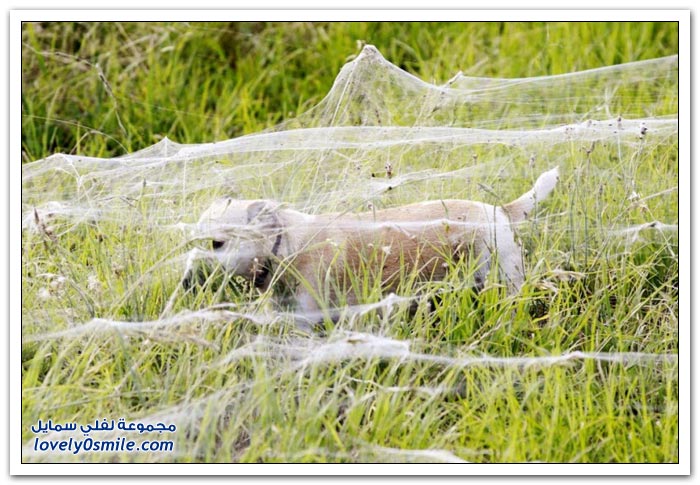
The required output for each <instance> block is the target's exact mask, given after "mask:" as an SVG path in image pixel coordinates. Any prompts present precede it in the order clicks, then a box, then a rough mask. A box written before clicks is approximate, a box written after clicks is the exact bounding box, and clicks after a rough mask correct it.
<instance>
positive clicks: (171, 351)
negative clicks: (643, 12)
mask: <svg viewBox="0 0 700 485" xmlns="http://www.w3.org/2000/svg"><path fill="white" fill-rule="evenodd" d="M22 41H23V45H22V56H23V58H22V148H23V159H22V162H29V161H34V160H37V159H40V158H42V157H46V156H48V155H51V154H53V153H56V152H67V153H77V154H85V155H89V156H94V157H112V156H117V155H122V154H125V153H128V152H132V151H135V150H139V149H142V148H145V147H147V146H150V145H152V144H153V143H155V142H157V141H159V140H161V139H162V138H163V137H168V138H170V139H172V140H174V141H177V142H180V143H202V142H212V141H216V140H224V139H230V138H233V137H236V136H239V135H243V134H248V133H253V132H256V131H259V130H261V129H264V128H268V127H270V126H273V125H275V124H276V123H279V122H281V121H283V120H286V119H289V118H291V117H294V116H296V115H298V114H300V113H302V112H304V111H306V110H307V109H309V108H310V107H312V106H313V105H315V104H316V103H318V102H319V101H320V100H321V99H322V98H323V96H324V95H325V94H326V93H327V92H328V91H329V89H330V87H331V85H332V83H333V80H334V78H335V76H336V74H337V73H338V71H339V69H340V68H341V66H342V65H343V64H344V63H345V62H347V61H348V60H350V59H351V58H352V56H354V55H356V54H357V53H359V51H360V49H361V46H362V44H363V43H370V44H373V45H375V46H377V48H378V49H379V51H380V52H381V53H382V54H383V55H384V56H385V57H386V58H387V59H388V60H389V61H391V62H392V63H394V64H396V65H398V66H400V67H402V68H403V69H405V70H407V71H408V72H410V73H413V74H415V75H416V76H418V77H419V78H421V79H424V80H427V81H431V82H436V83H444V82H446V81H447V80H448V79H450V78H451V77H452V76H454V75H455V74H456V73H457V72H458V71H460V70H461V71H463V72H464V73H465V74H466V75H470V76H497V77H528V76H544V75H551V74H560V73H567V72H572V71H577V70H585V69H591V68H596V67H601V66H608V65H612V64H617V63H622V62H630V61H636V60H642V59H652V58H657V57H661V56H667V55H672V54H677V52H678V31H677V25H676V24H674V23H652V22H644V23H639V22H627V23H625V22H615V23H573V22H572V23H415V22H411V23H398V22H397V23H376V22H375V23H41V24H32V23H28V24H25V25H24V26H23V29H22ZM674 94H675V93H674ZM640 96H641V95H640ZM672 100H673V96H672V95H671V94H669V103H671V101H672ZM629 101H630V103H631V104H634V102H635V100H634V99H631V100H629ZM580 148H581V147H578V146H574V145H573V144H572V146H571V147H570V153H569V154H568V155H570V156H568V157H567V163H568V164H569V166H567V167H566V168H567V169H570V170H568V171H567V173H566V174H565V175H564V176H563V180H562V181H561V183H560V186H561V187H562V188H563V190H557V191H556V193H555V194H553V196H552V197H551V198H550V199H549V200H548V211H550V212H551V213H552V214H569V215H568V216H566V218H568V219H569V221H570V225H568V223H567V222H566V221H564V222H563V223H562V224H560V225H559V226H557V227H554V226H552V227H553V229H552V233H551V234H550V233H549V232H546V231H544V230H543V231H540V232H538V231H534V234H533V235H531V236H530V244H529V246H530V248H531V249H532V250H531V252H530V254H529V255H528V259H529V261H528V264H529V265H530V266H533V265H538V268H537V269H538V271H540V272H546V271H548V270H549V269H551V271H552V273H551V274H552V275H555V274H556V271H559V270H560V269H562V268H568V269H573V270H575V271H580V272H581V274H583V275H584V276H585V277H584V278H582V279H580V280H574V281H569V282H565V281H562V282H561V283H559V284H558V285H557V287H556V288H554V289H553V290H551V291H548V290H542V289H538V288H535V287H534V285H528V286H526V288H525V289H524V290H523V292H522V294H521V295H519V297H518V301H517V302H516V305H515V307H516V309H515V312H516V313H515V315H514V314H513V313H512V311H511V308H509V307H508V306H506V305H500V301H501V295H500V294H499V292H498V290H497V289H494V290H490V291H484V292H482V293H480V294H478V295H474V294H472V293H470V292H469V291H462V292H455V293H454V294H448V295H446V297H445V300H444V304H443V305H442V306H440V307H439V308H438V309H437V310H436V312H435V313H434V314H430V315H428V314H427V313H425V312H419V314H418V315H417V317H416V318H415V319H414V320H412V321H410V323H406V322H405V321H402V320H401V315H399V316H398V317H397V318H392V319H391V320H390V321H389V322H388V323H386V326H385V327H383V328H382V329H381V331H382V332H383V335H387V336H390V337H391V338H395V339H399V340H410V341H411V342H413V343H416V345H420V346H421V347H420V348H419V351H422V352H425V353H427V354H434V355H444V354H448V355H464V354H460V352H461V351H463V350H464V346H465V342H470V343H471V347H469V349H471V350H466V352H467V353H468V354H469V355H478V354H479V353H480V352H483V353H485V354H489V355H495V356H499V357H504V358H510V357H516V358H520V357H523V356H525V357H527V356H547V355H559V354H561V353H564V352H572V351H583V352H643V353H646V354H651V355H661V354H673V353H676V352H677V344H678V322H677V319H678V258H677V246H678V244H677V240H676V239H677V238H674V237H675V234H673V235H671V236H669V237H668V238H667V239H664V238H663V237H661V238H659V239H660V240H659V239H657V240H654V241H652V242H650V243H648V244H647V243H645V242H640V247H638V248H635V251H631V252H622V253H621V252H619V251H618V248H617V246H614V244H613V243H611V242H610V241H611V240H610V239H609V238H608V237H607V230H608V228H609V227H612V226H613V224H618V225H622V226H632V225H635V224H640V223H642V222H645V221H647V220H649V218H650V217H655V218H658V219H659V220H661V221H663V222H666V223H668V224H674V223H676V222H677V203H676V202H675V194H672V195H667V196H659V197H654V198H652V199H650V200H648V201H647V203H648V205H649V207H648V208H646V211H642V210H641V209H640V207H641V206H639V205H636V206H635V204H634V203H633V202H630V201H629V200H628V197H627V196H628V193H626V192H625V191H626V190H628V189H629V187H628V186H626V185H624V184H625V183H628V182H629V183H630V184H631V183H636V184H637V185H635V186H634V187H635V190H637V191H639V193H640V194H642V195H651V194H654V195H658V194H664V193H666V192H669V191H668V190H667V189H669V187H673V185H674V184H677V177H678V175H677V173H678V172H677V163H678V159H677V145H676V146H674V145H673V143H672V142H669V143H663V144H659V145H656V146H654V147H653V148H650V149H646V148H644V149H641V148H640V150H639V152H638V153H636V152H635V153H632V154H631V155H630V156H629V157H627V156H625V157H622V158H623V159H619V158H618V159H617V160H614V156H616V154H615V153H612V152H613V151H615V147H608V148H604V147H601V148H599V149H596V151H595V152H594V153H593V154H592V156H591V158H590V159H589V163H588V165H590V166H591V168H592V172H590V173H589V172H588V171H584V170H579V169H578V168H579V167H577V164H581V163H582V162H581V161H582V160H583V155H582V153H583V152H582V151H581V150H580ZM627 153H629V152H626V154H627ZM544 159H546V158H544ZM522 163H523V164H525V163H527V161H523V162H522ZM583 163H584V165H585V160H584V162H583ZM618 170H619V171H620V172H621V173H622V175H624V177H625V178H624V180H622V179H620V180H618V179H617V178H615V177H614V176H611V175H609V173H612V174H613V175H614V174H615V173H617V171H618ZM588 175H591V176H588ZM608 182H610V184H609V187H608V188H606V189H605V190H603V187H604V186H605V185H606V184H607V183H608ZM567 187H568V188H569V189H571V190H569V191H567V190H566V188H567ZM298 190H304V188H303V187H299V189H298ZM670 190H671V192H672V189H670ZM139 207H140V206H139ZM674 218H675V219H674ZM560 220H563V219H560ZM585 224H590V225H591V227H593V226H594V227H596V228H599V229H602V230H603V232H602V233H599V234H597V235H596V236H595V237H593V236H591V237H590V238H589V237H588V234H587V233H586V232H585V227H586V226H585ZM142 229H143V227H129V225H128V224H125V225H122V224H120V221H104V222H102V223H100V224H99V225H98V227H91V226H90V225H87V224H84V225H80V226H78V227H77V228H76V230H75V231H73V232H69V233H67V234H65V235H62V236H61V237H60V238H58V239H52V238H50V237H47V236H46V235H42V234H40V233H32V232H30V231H24V232H23V275H22V277H23V279H22V283H23V300H24V301H23V312H24V313H23V315H24V314H26V315H30V316H31V318H27V319H26V320H27V321H31V320H32V318H33V319H34V322H38V324H39V325H41V326H43V327H44V328H43V329H37V328H33V327H32V328H27V327H25V328H24V329H23V332H24V333H23V336H25V337H26V336H27V335H32V334H33V333H36V332H41V331H47V330H48V331H53V330H62V329H64V328H65V326H66V325H73V324H74V323H75V322H77V323H81V322H85V321H89V319H90V318H91V317H94V316H97V317H104V318H115V319H120V320H121V319H124V320H129V321H147V320H151V319H154V318H157V317H158V315H159V314H160V312H161V311H162V308H163V305H164V303H165V301H166V300H167V298H168V295H170V294H171V292H172V291H173V288H174V287H175V285H176V281H175V279H174V278H169V277H165V276H164V277H163V279H162V281H161V280H159V279H158V278H154V280H155V281H156V283H158V284H154V285H150V284H149V285H144V284H142V280H141V279H140V278H141V276H142V275H146V274H148V273H150V272H152V271H153V270H155V271H156V273H157V275H158V274H159V273H158V270H159V260H160V258H161V257H162V256H163V251H164V250H165V249H167V248H168V247H170V248H175V247H176V244H177V242H176V241H173V240H168V239H164V235H163V234H162V232H161V231H158V230H156V229H154V230H153V231H152V232H146V233H142ZM589 242H590V244H591V246H590V247H589V246H588V244H589ZM572 265H573V266H572ZM47 274H51V275H53V279H50V278H48V277H47V276H46V275H47ZM57 275H59V276H60V277H59V276H57ZM361 277H362V275H360V278H361ZM456 279H459V274H457V276H455V280H456ZM171 280H172V281H171ZM449 283H450V282H447V284H449ZM453 283H455V284H457V283H459V282H458V281H453ZM211 293H212V292H210V293H209V294H206V293H204V292H203V293H202V295H201V296H198V297H197V300H195V301H194V302H189V303H192V305H184V308H193V309H196V308H200V307H206V306H207V304H214V303H217V299H216V298H218V296H212V295H211ZM42 295H43V296H42ZM46 295H48V297H47V296H46ZM105 295H107V296H105ZM376 296H377V295H376V294H372V295H370V297H371V298H374V297H376ZM42 298H44V299H42ZM186 303H187V302H186ZM531 303H532V305H534V306H535V307H536V306H537V304H539V305H540V306H542V308H541V309H539V310H538V309H537V308H535V309H534V310H533V308H532V305H531ZM61 322H62V324H63V326H61ZM368 324H369V325H371V322H370V323H368ZM275 332H282V330H280V329H277V328H270V329H259V328H256V327H255V326H254V325H252V324H246V323H245V322H239V321H235V322H228V324H226V325H221V326H218V327H217V326H202V327H201V328H200V327H192V328H190V327H188V328H184V329H182V330H180V329H178V330H177V335H175V334H173V335H175V337H173V335H161V339H160V340H158V339H157V338H156V337H157V335H153V336H149V338H137V337H130V338H122V337H121V336H120V335H119V334H117V333H116V332H115V333H114V335H112V334H111V333H108V332H106V331H104V332H95V333H94V334H92V333H89V334H86V335H83V336H81V337H76V338H68V339H64V340H57V341H51V340H49V341H42V342H29V343H25V345H23V347H22V364H23V400H22V406H23V411H22V418H23V433H24V434H23V439H24V440H25V443H26V442H28V441H29V440H30V439H33V438H34V436H33V435H32V434H31V433H30V432H29V426H30V424H33V423H36V421H37V419H44V420H46V419H48V418H53V419H54V421H55V422H70V421H75V422H78V423H85V422H88V421H89V420H90V418H92V419H93V420H94V419H95V418H97V417H103V416H104V417H115V418H116V417H119V416H124V417H127V418H128V419H130V420H138V419H143V418H144V417H147V416H149V415H152V414H153V413H154V412H160V411H163V410H165V411H163V413H164V414H163V416H164V417H163V418H162V419H170V418H172V417H173V416H177V417H179V418H180V419H185V418H192V420H193V424H192V427H191V428H190V429H189V430H188V431H187V432H184V431H183V432H181V433H179V434H178V438H177V439H178V442H177V449H178V450H186V451H185V452H183V453H182V454H176V455H172V456H163V455H161V456H158V455H156V454H151V455H149V456H148V457H145V458H144V457H143V456H133V455H132V456H122V457H120V459H123V460H140V459H147V460H166V461H168V460H175V461H195V462H231V461H252V462H261V461H316V462H327V461H378V460H389V461H391V460H399V461H400V460H404V459H409V460H410V459H413V460H425V459H428V455H420V454H419V455H411V454H410V452H409V454H402V452H401V451H400V450H426V449H427V450H431V449H434V450H448V451H449V452H450V453H452V454H453V455H452V457H459V458H461V459H464V460H468V461H483V462H523V461H545V462H552V461H553V462H674V461H677V460H678V382H677V378H675V376H676V375H677V370H678V369H677V365H676V364H675V363H674V362H673V360H671V361H669V362H662V363H657V364H651V365H648V366H636V365H632V364H627V363H624V362H623V363H604V362H595V361H585V362H572V363H571V365H568V364H565V365H561V366H552V367H546V366H545V367H542V368H540V367H527V366H512V367H511V366H504V367H503V368H500V367H497V366H495V367H489V366H486V367H479V366H475V367H470V366H465V367H463V368H461V367H460V366H456V367H444V368H442V367H440V366H436V365H433V364H431V363H423V362H419V361H416V362H413V361H405V362H401V361H393V360H392V361H388V362H384V361H378V360H377V359H358V360H353V361H350V362H346V361H340V362H330V363H327V364H326V363H322V364H319V365H312V366H310V367H309V368H308V369H306V370H304V371H303V372H302V371H300V372H286V370H287V369H286V368H285V367H284V365H286V364H285V361H284V360H282V361H281V362H282V367H280V366H277V367H276V366H275V363H274V362H272V363H270V362H268V361H267V360H266V359H265V358H263V357H262V356H255V357H254V358H250V359H247V360H241V361H236V362H232V363H230V364H226V365H223V366H218V364H217V362H219V361H220V359H221V358H222V356H224V355H227V353H228V352H232V351H235V350H236V349H239V348H241V347H243V346H244V345H247V344H248V343H249V342H250V341H252V340H253V339H254V337H255V335H256V334H257V333H261V334H263V335H268V336H271V337H273V338H277V337H280V335H277V334H275ZM166 337H167V338H170V339H171V340H167V339H166ZM281 337H282V338H286V337H288V336H287V335H285V334H282V336H281ZM209 343H216V344H217V345H218V346H219V347H217V348H213V346H210V345H208V344H209ZM316 343H317V344H319V345H320V343H319V342H316ZM167 410H170V414H168V413H167V412H166V411H167ZM166 424H167V423H166ZM183 428H184V426H183ZM440 457H442V458H444V457H445V455H439V456H438V457H437V459H441V458H440ZM447 457H448V458H450V455H447ZM71 458H74V459H80V460H83V459H85V460H93V461H99V460H100V459H101V458H100V456H99V455H95V454H93V455H89V456H82V457H67V458H66V459H71ZM32 459H40V457H39V458H37V457H33V458H32Z"/></svg>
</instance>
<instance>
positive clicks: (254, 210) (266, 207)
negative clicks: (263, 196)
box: [246, 200, 276, 222]
mask: <svg viewBox="0 0 700 485" xmlns="http://www.w3.org/2000/svg"><path fill="white" fill-rule="evenodd" d="M275 208H276V205H275V204H273V203H272V202H270V201H268V200H258V201H255V202H253V203H251V204H250V205H249V206H248V209H247V211H246V213H247V216H248V222H251V221H252V220H253V219H256V218H259V219H261V220H266V219H267V217H266V216H271V217H272V218H274V210H275Z"/></svg>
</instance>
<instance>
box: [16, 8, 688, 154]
mask: <svg viewBox="0 0 700 485" xmlns="http://www.w3.org/2000/svg"><path fill="white" fill-rule="evenodd" d="M22 40H23V50H22V147H23V161H24V162H26V161H31V160H36V159H39V158H43V157H46V156H48V155H51V154H52V153H56V152H67V153H80V154H86V155H90V156H100V157H108V156H114V155H120V154H123V153H126V152H131V151H134V150H138V149H141V148H144V147H146V146H149V145H151V144H153V143H155V142H157V141H159V140H160V139H162V138H163V137H166V136H167V137H168V138H170V139H171V140H174V141H177V142H179V143H200V142H211V141H216V140H223V139H229V138H233V137H236V136H239V135H242V134H246V133H251V132H255V131H258V130H260V129H262V128H266V127H269V126H272V125H274V124H275V123H278V122H280V121H283V120H285V119H288V118H290V117H293V116H295V115H297V114H299V113H301V112H304V111H305V110H307V109H308V108H310V107H311V106H313V105H314V104H316V103H317V102H319V101H320V100H321V99H322V98H323V96H324V95H325V94H326V93H327V92H328V90H329V89H330V87H331V85H332V83H333V79H334V78H335V76H336V75H337V73H338V71H339V69H340V67H341V66H342V65H343V64H344V63H345V62H347V61H348V60H350V59H351V58H352V57H353V55H355V54H357V53H359V50H360V47H361V45H362V43H371V44H374V45H376V47H377V48H378V49H379V51H380V52H381V53H382V54H383V55H384V56H385V57H386V58H387V59H388V60H390V61H391V62H392V63H394V64H396V65H398V66H400V67H401V68H403V69H405V70H407V71H408V72H410V73H412V74H415V75H416V76H418V77H419V78H421V79H424V80H427V81H432V82H436V83H444V82H446V81H447V80H448V79H450V78H451V77H452V76H453V75H454V74H456V73H457V72H458V71H460V70H461V71H463V72H464V73H465V74H466V75H470V76H496V77H528V76H542V75H550V74H560V73H566V72H571V71H578V70H585V69H592V68H596V67H601V66H607V65H611V64H619V63H622V62H630V61H636V60H641V59H651V58H655V57H661V56H667V55H672V54H676V53H677V52H678V33H677V27H676V25H675V24H674V23H653V22H614V23H576V22H569V23H539V22H532V23H517V22H512V23H500V22H497V23H496V22H494V23H460V22H446V23H430V22H366V23H365V22H357V23H344V22H336V23H326V22H319V23H308V22H305V23H265V22H256V23H138V22H134V23H104V22H103V23H100V22H97V23H42V24H31V23H30V24H25V25H24V27H23V34H22Z"/></svg>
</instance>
